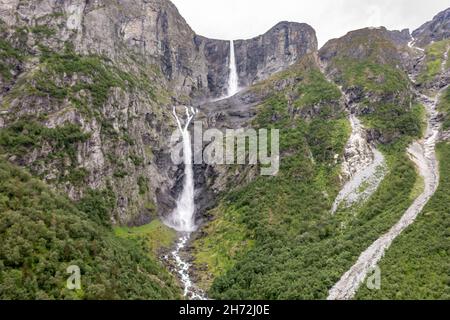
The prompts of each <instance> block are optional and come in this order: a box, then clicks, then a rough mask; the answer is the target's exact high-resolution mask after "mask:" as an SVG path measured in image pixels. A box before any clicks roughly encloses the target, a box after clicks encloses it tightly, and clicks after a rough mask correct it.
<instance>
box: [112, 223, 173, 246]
mask: <svg viewBox="0 0 450 320" xmlns="http://www.w3.org/2000/svg"><path fill="white" fill-rule="evenodd" d="M114 233H115V235H116V236H118V237H120V238H125V239H135V240H144V242H145V244H146V246H147V247H148V249H149V250H150V251H151V252H152V253H154V254H158V252H159V251H160V249H162V248H168V247H170V246H171V245H172V244H173V243H174V241H175V239H176V232H175V231H174V230H172V229H170V228H168V227H167V226H165V225H164V224H163V223H162V222H161V221H160V220H153V221H152V222H151V223H149V224H146V225H143V226H140V227H131V228H130V227H114Z"/></svg>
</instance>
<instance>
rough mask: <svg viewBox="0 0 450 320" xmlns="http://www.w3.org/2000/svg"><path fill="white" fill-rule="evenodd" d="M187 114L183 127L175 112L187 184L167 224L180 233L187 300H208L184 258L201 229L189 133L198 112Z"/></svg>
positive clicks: (178, 255) (176, 256)
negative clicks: (196, 210) (186, 250)
mask: <svg viewBox="0 0 450 320" xmlns="http://www.w3.org/2000/svg"><path fill="white" fill-rule="evenodd" d="M185 112H186V116H185V119H184V123H182V122H181V120H180V118H179V117H178V115H177V113H176V109H175V108H173V116H174V117H175V119H176V121H177V126H178V130H179V131H180V134H181V138H182V142H183V163H184V180H183V189H182V191H181V194H180V196H179V198H178V200H177V206H176V208H175V210H174V211H173V212H172V213H171V214H170V216H169V218H168V219H167V220H166V224H167V225H168V226H169V227H171V228H173V229H175V230H177V231H178V232H180V237H179V239H178V241H177V243H176V245H175V249H174V250H173V251H172V252H171V255H172V258H173V260H174V262H175V266H176V272H177V273H178V276H179V279H180V281H181V284H182V285H183V287H184V296H185V297H187V298H189V299H191V300H203V299H206V298H205V295H204V293H203V292H202V291H201V290H199V289H198V288H196V287H195V285H194V284H193V282H192V280H191V277H190V274H189V271H190V267H191V265H190V264H189V263H188V262H186V261H185V259H184V258H183V253H185V249H186V247H187V245H188V242H189V239H190V237H191V232H194V231H195V230H196V229H197V226H196V224H195V201H194V199H195V190H194V169H193V161H192V145H191V135H190V132H189V125H190V124H191V122H192V120H193V119H194V117H195V114H196V113H197V112H196V110H195V109H194V108H192V107H185Z"/></svg>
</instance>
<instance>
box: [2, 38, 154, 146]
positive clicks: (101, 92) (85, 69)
mask: <svg viewBox="0 0 450 320" xmlns="http://www.w3.org/2000/svg"><path fill="white" fill-rule="evenodd" d="M41 32H43V31H42V30H41ZM39 48H40V62H41V64H40V65H39V67H38V68H37V69H36V70H34V71H33V72H32V73H28V74H27V76H26V77H24V79H22V81H20V83H18V84H17V85H16V86H14V88H13V89H12V90H11V92H10V93H9V94H8V95H7V96H6V97H5V102H4V103H5V104H7V103H8V102H9V101H11V100H12V99H14V98H17V97H20V96H22V95H24V94H26V95H27V97H28V98H31V97H33V96H36V97H40V98H42V97H46V98H48V99H50V100H53V102H55V103H62V102H64V101H66V100H69V101H70V102H71V104H72V105H73V106H75V107H77V108H78V109H79V110H80V111H82V112H83V113H84V114H85V115H88V116H97V117H99V120H100V121H101V120H102V119H103V118H102V117H100V116H99V113H100V107H102V106H103V105H104V104H105V103H106V101H107V100H108V98H109V96H110V91H111V89H112V88H120V89H122V90H127V91H133V90H135V89H139V90H141V91H143V92H144V93H148V95H149V97H150V98H152V99H153V98H154V97H155V94H154V88H153V86H152V85H151V83H150V81H149V80H148V78H149V77H148V75H147V74H145V72H144V71H142V70H141V71H140V72H137V73H136V74H131V73H128V72H125V71H123V70H121V69H119V68H117V67H116V66H114V65H113V64H112V63H111V61H110V60H108V59H106V58H103V57H100V56H95V55H90V56H82V55H78V54H76V53H75V52H74V51H73V49H72V48H71V47H70V46H67V47H66V49H65V51H64V52H54V51H52V50H50V49H49V48H47V47H45V46H43V45H40V46H39ZM102 122H103V121H102ZM126 138H127V137H126V136H125V137H124V139H126ZM130 143H131V142H130Z"/></svg>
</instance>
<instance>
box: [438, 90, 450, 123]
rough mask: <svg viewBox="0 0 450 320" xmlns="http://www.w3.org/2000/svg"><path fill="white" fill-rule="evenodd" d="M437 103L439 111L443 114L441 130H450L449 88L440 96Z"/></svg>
mask: <svg viewBox="0 0 450 320" xmlns="http://www.w3.org/2000/svg"><path fill="white" fill-rule="evenodd" d="M440 99H441V100H440V102H439V111H441V112H443V113H444V120H443V129H444V130H449V129H450V87H449V88H447V89H446V90H445V91H444V93H443V94H442V96H441V98H440Z"/></svg>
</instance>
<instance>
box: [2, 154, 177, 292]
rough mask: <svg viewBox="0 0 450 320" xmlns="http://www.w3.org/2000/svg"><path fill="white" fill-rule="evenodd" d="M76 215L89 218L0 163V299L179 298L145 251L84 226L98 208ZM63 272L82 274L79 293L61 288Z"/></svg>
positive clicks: (107, 232) (86, 205)
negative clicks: (73, 269)
mask: <svg viewBox="0 0 450 320" xmlns="http://www.w3.org/2000/svg"><path fill="white" fill-rule="evenodd" d="M91 205H92V206H93V207H91ZM80 208H84V209H86V210H87V211H88V212H83V211H80V210H79V209H77V208H76V206H74V205H73V204H72V203H71V202H70V201H69V200H68V199H67V198H66V197H63V196H60V195H58V194H55V193H54V192H52V191H50V190H49V188H48V187H47V186H46V185H45V184H43V183H42V182H40V181H38V180H36V179H34V178H32V177H31V176H30V175H29V174H27V173H24V172H23V171H22V170H21V169H19V168H17V167H15V166H12V165H10V164H8V163H7V162H6V161H4V160H3V159H1V158H0V241H1V243H2V245H1V246H0V298H1V299H177V298H179V289H178V287H177V286H176V285H175V284H174V281H173V278H172V277H171V276H170V275H169V274H168V273H167V271H165V270H164V269H163V267H162V266H161V265H160V264H159V263H158V262H157V261H156V260H155V259H154V258H153V257H150V256H149V255H148V253H145V251H144V250H145V248H143V247H142V246H141V245H140V244H139V243H137V242H134V241H130V240H127V239H120V238H117V237H116V236H114V234H113V232H112V231H111V230H110V229H108V228H106V227H104V226H102V225H100V224H97V223H95V222H94V220H95V219H91V217H90V216H89V215H90V214H92V213H93V212H97V213H100V212H101V211H102V210H104V209H105V208H104V207H102V205H101V204H100V209H98V208H97V202H96V201H93V200H91V201H86V202H84V204H80ZM70 265H77V266H79V267H80V269H81V290H73V291H72V290H68V289H67V288H66V280H67V279H68V277H69V276H70V274H67V273H66V269H67V267H68V266H70Z"/></svg>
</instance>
